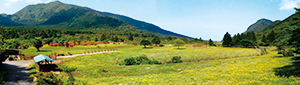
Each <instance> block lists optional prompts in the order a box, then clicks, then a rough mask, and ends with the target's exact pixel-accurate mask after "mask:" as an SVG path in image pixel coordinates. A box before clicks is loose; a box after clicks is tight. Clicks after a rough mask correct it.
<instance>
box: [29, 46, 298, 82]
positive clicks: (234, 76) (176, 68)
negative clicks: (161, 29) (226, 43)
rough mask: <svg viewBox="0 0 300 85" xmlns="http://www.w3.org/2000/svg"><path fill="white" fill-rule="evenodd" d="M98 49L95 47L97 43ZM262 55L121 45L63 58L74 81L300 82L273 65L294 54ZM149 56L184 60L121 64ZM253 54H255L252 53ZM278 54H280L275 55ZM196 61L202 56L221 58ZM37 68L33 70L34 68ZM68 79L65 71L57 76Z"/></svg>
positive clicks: (287, 61)
mask: <svg viewBox="0 0 300 85" xmlns="http://www.w3.org/2000/svg"><path fill="white" fill-rule="evenodd" d="M95 48H96V46H95ZM269 52H270V53H269V54H266V55H263V56H255V55H258V54H260V53H259V52H258V51H257V50H256V49H253V48H223V47H207V48H202V47H201V48H192V47H187V48H182V49H176V48H174V47H168V46H166V47H151V48H146V49H144V48H142V46H125V45H124V47H122V46H121V47H119V52H116V53H107V54H96V55H85V56H78V57H74V58H68V59H63V60H64V61H65V62H64V63H63V64H62V65H64V66H69V67H76V68H77V69H76V71H74V72H73V73H72V74H73V75H75V79H76V81H75V84H82V83H86V84H90V85H93V84H209V85H210V84H291V85H294V84H300V82H299V78H298V77H293V76H292V77H289V78H285V77H279V76H275V73H274V71H273V69H274V68H277V67H282V66H285V65H289V64H291V62H292V61H291V57H280V56H281V55H278V54H276V52H277V51H274V49H273V48H271V49H269ZM139 55H146V56H147V57H148V58H149V59H152V60H157V61H159V62H163V63H164V62H167V61H170V60H171V58H172V57H173V56H181V57H182V60H183V61H188V62H183V63H169V64H155V65H150V64H141V65H130V66H125V65H119V64H115V61H116V59H118V62H122V61H123V60H124V59H125V58H128V57H136V56H139ZM249 55H253V56H249ZM276 56H277V57H276ZM219 58H227V59H222V60H212V61H204V62H197V60H201V59H219ZM33 70H34V69H33ZM57 77H58V78H60V79H62V81H67V76H63V73H62V74H60V75H57Z"/></svg>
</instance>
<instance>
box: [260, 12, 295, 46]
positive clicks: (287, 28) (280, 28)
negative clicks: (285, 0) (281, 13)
mask: <svg viewBox="0 0 300 85" xmlns="http://www.w3.org/2000/svg"><path fill="white" fill-rule="evenodd" d="M299 26H300V13H299V12H297V11H296V12H295V14H293V15H291V16H289V17H288V18H286V19H284V20H283V21H281V22H280V23H278V24H277V25H275V26H274V27H272V28H270V29H268V30H266V31H263V32H261V33H259V34H258V35H260V37H261V36H262V35H267V34H269V33H271V31H274V33H275V35H276V36H275V41H274V43H275V44H276V45H282V44H286V45H288V42H287V41H288V40H289V39H290V37H291V36H292V35H291V34H292V32H293V30H294V29H296V28H298V27H299Z"/></svg>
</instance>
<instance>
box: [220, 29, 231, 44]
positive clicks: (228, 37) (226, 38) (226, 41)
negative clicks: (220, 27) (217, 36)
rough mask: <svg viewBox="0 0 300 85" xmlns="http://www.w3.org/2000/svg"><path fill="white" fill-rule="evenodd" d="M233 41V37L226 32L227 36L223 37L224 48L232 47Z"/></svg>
mask: <svg viewBox="0 0 300 85" xmlns="http://www.w3.org/2000/svg"><path fill="white" fill-rule="evenodd" d="M231 41H232V39H231V35H230V34H229V33H228V32H226V34H225V35H224V37H223V43H222V46H224V47H229V46H231Z"/></svg>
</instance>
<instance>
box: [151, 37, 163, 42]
mask: <svg viewBox="0 0 300 85" xmlns="http://www.w3.org/2000/svg"><path fill="white" fill-rule="evenodd" d="M151 42H152V43H153V44H160V42H161V41H160V39H159V37H158V36H154V37H153V39H152V40H151Z"/></svg>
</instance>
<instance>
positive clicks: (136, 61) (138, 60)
mask: <svg viewBox="0 0 300 85" xmlns="http://www.w3.org/2000/svg"><path fill="white" fill-rule="evenodd" d="M122 64H125V65H140V64H160V63H159V62H158V61H157V60H153V61H151V60H150V59H149V58H148V57H147V56H146V55H141V56H138V57H135V58H133V57H130V58H126V59H124V61H123V63H122ZM122 64H119V65H122Z"/></svg>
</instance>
